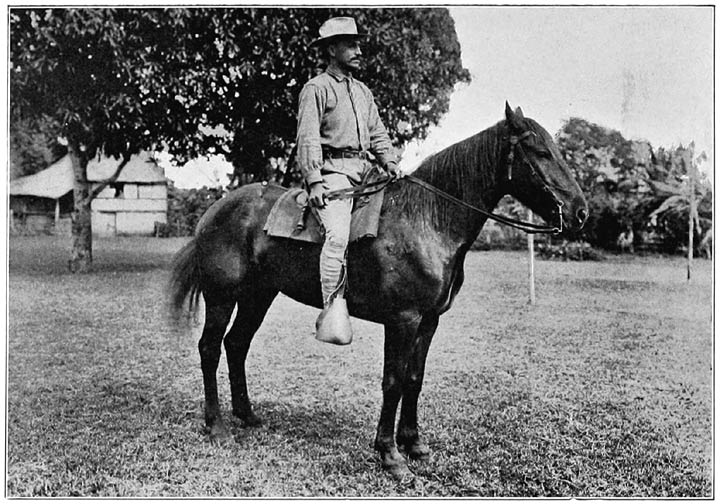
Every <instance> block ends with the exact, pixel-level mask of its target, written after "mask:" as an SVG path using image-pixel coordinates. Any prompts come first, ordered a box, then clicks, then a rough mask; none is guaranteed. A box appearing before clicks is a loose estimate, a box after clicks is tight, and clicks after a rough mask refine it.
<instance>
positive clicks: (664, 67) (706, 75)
mask: <svg viewBox="0 0 720 504" xmlns="http://www.w3.org/2000/svg"><path fill="white" fill-rule="evenodd" d="M450 14H451V15H452V17H453V19H454V20H455V28H456V31H457V35H458V40H459V41H460V46H461V50H462V61H463V65H464V66H465V67H466V68H467V69H468V70H469V71H470V73H471V76H472V82H471V83H470V84H469V85H459V86H458V87H457V88H456V90H455V92H454V93H453V95H452V98H451V102H450V110H449V112H448V113H447V115H446V116H445V117H444V118H443V119H442V120H441V122H440V124H439V125H438V126H437V127H435V128H433V129H432V130H431V133H430V135H429V136H428V138H427V139H426V140H425V141H424V142H422V143H420V144H413V145H410V146H408V147H407V149H406V151H405V153H404V157H403V161H402V163H401V167H402V168H403V169H404V170H407V171H411V170H412V169H413V168H414V167H415V166H416V165H417V164H418V163H419V162H420V161H421V160H422V159H423V158H424V157H425V156H427V155H429V154H431V153H432V152H435V151H437V150H440V149H442V148H444V147H447V146H449V145H451V144H452V143H454V142H457V141H459V140H462V139H464V138H467V137H469V136H471V135H473V134H475V133H477V132H479V131H481V130H483V129H485V128H487V127H489V126H492V125H493V124H495V123H496V122H497V121H499V120H501V119H502V118H503V115H504V107H505V101H506V100H507V101H508V102H509V103H510V105H511V106H512V107H513V108H514V107H517V106H520V107H522V109H523V112H524V114H525V115H526V116H528V117H532V118H533V119H535V120H536V121H537V122H538V123H540V124H541V125H542V126H544V127H545V129H546V130H547V131H548V132H549V133H550V134H551V135H554V134H555V133H556V132H557V131H558V130H559V129H560V128H561V126H562V124H563V122H564V121H565V120H567V119H568V118H570V117H581V118H583V119H586V120H588V121H591V122H593V123H596V124H599V125H601V126H605V127H608V128H611V129H614V130H618V131H620V133H622V134H623V136H624V137H625V138H628V139H638V140H639V139H643V140H647V141H649V142H650V143H651V144H652V146H653V148H655V149H657V148H658V147H661V146H663V147H673V146H677V145H679V144H683V145H687V144H688V143H690V142H691V141H695V145H696V152H697V153H698V154H699V153H700V152H702V151H705V152H706V153H707V154H708V156H710V160H709V162H708V163H706V164H705V165H704V166H703V167H701V169H702V170H703V171H705V172H707V173H708V174H709V175H710V176H712V173H711V172H712V168H711V167H712V166H713V152H712V147H713V140H714V130H713V126H714V123H713V120H714V111H713V107H714V103H713V98H714V87H713V48H714V46H713V11H712V8H710V7H682V6H675V7H611V6H603V7H588V6H585V7H511V6H503V7H499V6H494V7H492V6H486V7H451V8H450ZM381 114H382V111H381ZM388 126H390V127H392V125H388ZM166 171H167V172H168V176H170V177H171V178H173V177H174V176H176V177H177V178H178V179H179V180H178V182H179V185H183V184H184V183H186V182H192V183H194V184H199V185H204V184H209V182H208V181H209V180H219V183H227V179H226V178H224V175H223V174H224V173H225V172H227V171H228V168H227V167H226V166H225V165H224V163H223V162H222V160H218V159H215V160H213V161H211V162H207V161H205V160H198V161H196V162H195V163H194V164H193V166H192V167H191V168H190V167H188V168H186V169H184V170H178V169H173V168H170V169H167V170H166ZM176 174H177V175H176Z"/></svg>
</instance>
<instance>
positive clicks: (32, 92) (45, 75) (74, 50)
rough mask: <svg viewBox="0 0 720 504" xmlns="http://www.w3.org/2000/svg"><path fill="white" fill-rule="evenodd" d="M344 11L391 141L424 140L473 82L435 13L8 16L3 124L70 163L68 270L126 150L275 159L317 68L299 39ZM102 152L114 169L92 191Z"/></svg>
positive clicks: (245, 164) (237, 161)
mask: <svg viewBox="0 0 720 504" xmlns="http://www.w3.org/2000/svg"><path fill="white" fill-rule="evenodd" d="M341 13H349V14H353V15H355V16H356V17H357V19H358V22H359V24H360V26H361V27H363V28H364V29H365V30H367V31H368V33H370V34H371V36H370V37H369V40H368V45H367V52H368V54H369V55H370V56H369V57H368V69H369V71H368V72H367V75H366V76H365V80H366V81H367V82H368V83H369V84H370V85H371V86H372V87H374V88H375V94H376V97H377V101H378V102H379V104H380V106H381V107H382V108H383V112H384V113H385V115H386V116H385V119H386V123H387V125H388V127H389V129H390V131H391V132H392V135H393V138H394V139H395V140H396V141H397V142H402V141H403V140H407V139H408V138H410V137H412V136H423V135H424V134H426V131H427V128H428V127H429V125H430V124H434V123H436V122H437V121H438V120H439V118H440V116H441V114H442V113H444V112H445V111H446V110H447V107H448V101H449V94H450V92H451V90H452V89H453V86H454V85H455V83H457V82H466V81H468V80H469V74H468V72H467V70H465V69H463V68H462V66H461V64H460V48H459V44H458V43H457V40H456V35H455V31H454V29H453V25H452V20H451V19H450V17H449V15H448V13H447V11H446V10H445V9H387V10H385V9H368V10H352V11H350V10H347V9H344V10H343V9H117V10H116V9H42V10H41V9H12V10H11V14H10V44H11V50H10V53H11V70H10V92H11V110H10V111H11V122H14V123H18V122H20V121H27V122H28V123H29V124H31V125H33V126H37V125H39V124H40V123H41V122H43V121H44V122H46V123H49V124H56V125H57V134H58V135H60V136H62V137H64V138H65V139H66V140H67V144H68V152H69V154H70V156H71V159H72V160H73V169H74V171H75V178H76V186H75V190H74V198H75V210H74V212H73V237H74V239H73V252H72V258H71V260H70V265H71V269H72V270H73V271H83V270H86V269H88V268H89V266H90V264H91V261H92V238H91V236H92V235H91V231H92V230H91V219H90V203H91V202H92V200H93V199H94V198H95V196H97V194H98V193H99V192H100V191H101V190H102V188H103V187H105V186H106V185H107V184H108V183H111V182H113V181H114V180H115V179H117V176H118V175H119V174H120V172H121V170H122V168H123V166H124V165H125V164H126V163H127V162H128V161H129V159H130V157H131V156H132V155H133V154H135V153H137V152H139V151H141V150H146V149H161V148H166V149H168V151H169V152H170V153H171V154H172V155H173V156H174V157H175V158H176V160H178V161H183V160H187V159H189V158H193V157H197V156H198V155H202V154H207V153H215V152H221V153H224V154H225V155H226V156H227V158H228V159H229V160H230V161H232V162H233V164H234V166H235V167H236V173H242V172H243V171H248V172H252V173H256V172H260V171H262V170H264V169H265V167H266V166H267V163H268V159H269V158H270V157H279V156H283V155H285V154H286V153H287V151H288V150H289V145H290V144H291V143H292V141H293V140H294V136H295V111H296V108H297V96H298V94H299V91H300V88H301V87H302V85H303V84H304V82H305V81H307V80H308V79H309V78H310V77H312V76H313V75H314V74H315V73H316V72H318V71H319V70H320V66H319V65H318V62H317V59H316V58H315V55H314V53H313V51H312V50H311V49H310V48H309V43H310V41H311V40H312V39H313V38H314V37H315V34H316V33H317V28H318V27H319V26H320V24H321V23H322V22H323V21H324V20H325V19H327V18H328V17H329V16H331V15H334V14H341ZM400 121H403V124H407V125H408V126H407V127H406V128H404V129H403V130H402V131H398V129H397V127H396V126H397V124H398V123H399V122H400ZM223 132H226V133H227V132H229V133H230V134H229V135H228V134H226V133H223ZM101 153H102V154H104V155H108V156H113V157H115V158H117V159H118V160H119V161H118V167H117V170H116V172H115V174H114V175H113V177H111V178H110V179H108V180H106V181H104V182H103V183H101V184H99V185H96V186H94V187H91V186H90V185H89V184H88V182H87V162H88V160H89V159H91V158H93V156H96V155H100V154H101Z"/></svg>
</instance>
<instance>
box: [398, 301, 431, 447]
mask: <svg viewBox="0 0 720 504" xmlns="http://www.w3.org/2000/svg"><path fill="white" fill-rule="evenodd" d="M438 319H439V316H438V314H436V313H430V314H426V315H425V316H423V319H422V321H421V322H420V325H419V327H418V330H417V333H416V334H415V338H414V340H413V342H412V344H411V345H410V348H411V351H410V355H409V356H408V366H407V370H406V372H405V380H404V382H403V390H402V409H401V410H400V422H399V423H398V432H397V442H398V445H400V446H401V447H402V448H403V449H404V450H405V453H407V455H408V457H410V458H411V459H414V460H427V459H428V458H429V457H430V447H429V446H428V445H427V443H425V442H424V441H423V440H422V438H421V437H420V434H419V432H418V425H417V403H418V397H419V396H420V390H421V389H422V384H423V378H424V376H425V360H426V359H427V354H428V350H429V349H430V342H431V341H432V337H433V335H434V334H435V330H436V329H437V325H438Z"/></svg>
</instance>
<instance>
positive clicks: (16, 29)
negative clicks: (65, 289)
mask: <svg viewBox="0 0 720 504" xmlns="http://www.w3.org/2000/svg"><path fill="white" fill-rule="evenodd" d="M177 14H178V15H173V13H161V12H160V11H158V10H145V11H138V10H130V9H128V10H117V11H115V10H112V9H52V10H51V9H45V10H39V9H13V10H12V11H11V15H10V23H11V31H10V44H11V48H10V54H11V69H10V94H11V103H10V106H11V108H10V113H11V123H14V124H19V123H21V122H25V123H26V124H28V125H30V126H31V127H34V128H35V129H36V130H41V126H42V125H43V124H50V125H56V128H57V130H56V132H55V133H56V134H57V135H61V136H63V137H64V138H65V139H66V140H67V148H68V153H69V155H70V157H71V159H72V163H73V171H74V173H75V188H74V201H75V206H74V211H73V215H72V230H73V251H72V257H71V260H70V269H71V270H73V271H85V270H87V269H88V268H89V267H90V264H91V262H92V234H91V232H92V230H91V219H90V203H91V202H92V200H93V199H94V198H95V197H96V196H97V194H99V193H100V191H101V190H102V189H103V188H104V187H105V186H106V185H107V184H108V183H111V182H113V181H114V180H116V179H117V177H118V175H119V174H120V171H121V170H122V168H123V167H124V166H125V164H127V162H128V161H129V159H130V157H131V156H132V155H133V154H135V153H137V152H139V151H140V150H142V149H146V148H150V147H152V146H153V144H154V142H155V141H157V140H165V139H168V138H173V137H175V138H178V137H186V136H187V134H188V132H187V129H183V128H178V129H177V130H172V129H171V126H172V122H173V121H174V120H180V121H182V120H187V119H188V118H189V115H188V114H187V113H186V114H184V115H179V116H178V115H173V116H172V117H171V118H170V117H169V116H168V114H167V112H168V110H169V107H168V102H169V101H170V100H168V99H167V98H166V99H164V100H163V103H162V104H159V105H160V107H162V108H163V109H164V111H163V113H162V114H161V113H160V111H159V110H157V109H154V108H153V107H152V106H146V105H148V97H149V98H151V99H152V98H153V97H155V96H158V95H159V92H158V91H160V90H159V89H158V87H156V85H157V84H164V83H160V82H153V81H152V79H147V68H148V65H149V64H152V61H151V60H152V57H153V56H157V53H158V50H162V48H165V49H167V50H168V52H169V49H170V48H171V45H172V39H167V40H164V39H162V35H163V34H165V35H178V33H177V30H176V28H177V24H173V23H174V22H175V21H182V20H183V15H182V13H181V12H178V13H177ZM161 24H164V26H165V27H169V28H170V30H169V31H170V32H171V33H163V30H162V29H160V25H161ZM179 24H182V23H179ZM165 31H166V32H167V31H168V30H165ZM173 32H175V33H173ZM148 39H155V40H148ZM164 64H165V65H169V64H171V62H164ZM164 75H170V76H172V77H174V78H175V79H176V80H179V77H180V75H179V74H177V73H174V74H171V73H168V72H165V73H164ZM148 84H149V86H148ZM149 88H151V89H149ZM185 110H186V109H185ZM100 154H105V155H108V156H113V157H115V158H118V159H120V161H119V163H118V167H117V170H116V172H115V174H114V175H113V176H112V177H111V178H110V179H108V180H106V181H104V182H103V183H101V184H99V185H97V186H95V187H91V186H90V184H89V183H88V180H87V164H88V161H89V160H90V159H92V158H93V157H94V156H96V155H100Z"/></svg>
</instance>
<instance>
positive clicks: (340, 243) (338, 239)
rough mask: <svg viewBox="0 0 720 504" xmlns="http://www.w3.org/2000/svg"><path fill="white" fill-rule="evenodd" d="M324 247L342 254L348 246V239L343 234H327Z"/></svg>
mask: <svg viewBox="0 0 720 504" xmlns="http://www.w3.org/2000/svg"><path fill="white" fill-rule="evenodd" d="M325 246H326V247H327V248H328V249H331V250H332V251H337V252H342V253H344V252H345V249H346V248H347V246H348V237H347V236H345V235H344V234H333V233H328V235H327V236H326V237H325Z"/></svg>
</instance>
